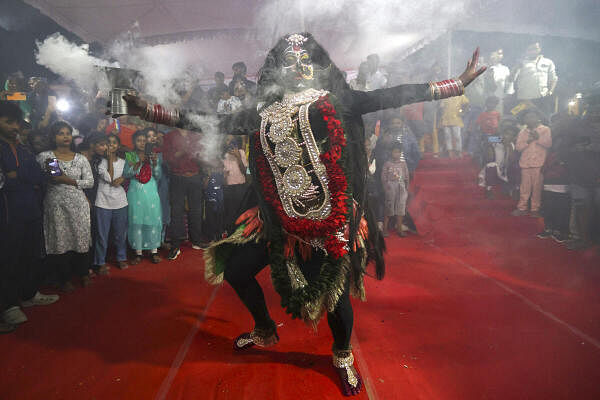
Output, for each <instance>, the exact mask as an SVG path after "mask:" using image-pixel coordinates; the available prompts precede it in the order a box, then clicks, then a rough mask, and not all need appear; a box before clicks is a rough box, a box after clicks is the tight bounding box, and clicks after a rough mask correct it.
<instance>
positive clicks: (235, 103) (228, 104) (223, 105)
mask: <svg viewBox="0 0 600 400" xmlns="http://www.w3.org/2000/svg"><path fill="white" fill-rule="evenodd" d="M241 106H242V102H241V101H240V99H239V98H237V97H236V96H231V97H230V98H229V100H223V99H221V100H219V103H218V104H217V113H218V114H231V113H232V112H235V111H237V110H238V108H240V107H241Z"/></svg>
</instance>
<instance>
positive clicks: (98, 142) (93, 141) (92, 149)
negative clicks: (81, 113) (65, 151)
mask: <svg viewBox="0 0 600 400" xmlns="http://www.w3.org/2000/svg"><path fill="white" fill-rule="evenodd" d="M107 148H108V139H107V137H106V135H105V134H104V133H102V132H90V134H89V135H88V136H87V137H86V138H85V139H84V141H83V142H82V143H81V144H80V145H79V146H78V150H79V151H80V152H81V154H83V155H84V156H85V158H87V160H88V162H89V163H90V167H91V168H92V176H93V177H94V186H92V187H91V188H89V189H85V190H84V193H85V195H86V197H87V199H88V202H89V203H90V222H91V231H92V245H91V247H90V260H89V261H90V268H91V269H92V270H93V271H94V272H95V273H97V274H99V275H106V274H108V267H106V266H104V267H102V266H100V265H98V264H95V263H94V260H95V258H96V257H95V255H94V253H95V251H96V240H97V239H98V236H97V234H98V226H97V225H96V222H97V218H96V208H95V207H94V204H96V195H97V193H98V183H99V179H98V167H99V165H100V163H101V162H102V160H103V159H104V157H106V149H107Z"/></svg>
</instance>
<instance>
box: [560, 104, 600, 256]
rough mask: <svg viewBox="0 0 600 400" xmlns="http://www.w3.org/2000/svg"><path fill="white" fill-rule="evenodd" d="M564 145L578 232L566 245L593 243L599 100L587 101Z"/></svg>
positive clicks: (598, 193) (599, 192) (598, 202)
mask: <svg viewBox="0 0 600 400" xmlns="http://www.w3.org/2000/svg"><path fill="white" fill-rule="evenodd" d="M566 148H567V149H569V151H568V152H567V154H566V163H567V170H568V174H569V183H570V186H569V189H570V192H571V199H572V201H573V205H574V207H575V220H576V226H577V233H578V238H576V239H575V240H572V241H570V242H569V243H567V247H568V248H569V249H572V250H577V249H583V248H586V247H589V246H590V245H591V244H592V238H591V233H592V227H593V221H594V214H596V215H598V214H600V101H595V102H594V104H590V105H589V108H588V111H587V113H586V116H585V117H584V118H583V120H582V121H581V122H580V123H576V124H574V126H573V130H572V132H571V135H570V136H569V140H568V143H567V146H566Z"/></svg>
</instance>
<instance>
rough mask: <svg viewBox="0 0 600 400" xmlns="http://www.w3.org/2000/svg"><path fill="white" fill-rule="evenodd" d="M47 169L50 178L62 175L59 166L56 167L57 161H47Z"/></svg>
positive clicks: (54, 159)
mask: <svg viewBox="0 0 600 400" xmlns="http://www.w3.org/2000/svg"><path fill="white" fill-rule="evenodd" d="M48 167H49V169H50V175H52V176H60V175H62V171H61V170H60V165H58V160H57V159H56V158H53V159H52V160H50V161H48Z"/></svg>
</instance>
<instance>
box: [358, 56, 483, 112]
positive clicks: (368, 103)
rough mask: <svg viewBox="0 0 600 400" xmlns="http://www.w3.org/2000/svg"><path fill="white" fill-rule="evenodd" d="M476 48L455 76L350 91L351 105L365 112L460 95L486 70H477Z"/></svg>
mask: <svg viewBox="0 0 600 400" xmlns="http://www.w3.org/2000/svg"><path fill="white" fill-rule="evenodd" d="M478 61H479V49H477V50H475V52H474V53H473V57H472V58H471V60H470V61H469V62H468V63H467V68H466V69H465V71H464V72H463V73H462V74H461V75H460V76H459V77H458V78H457V79H448V80H445V81H441V82H429V83H425V84H409V85H399V86H394V87H391V88H386V89H378V90H373V91H370V92H360V91H352V92H351V93H352V108H353V110H354V111H355V112H357V113H359V114H367V113H370V112H373V111H378V110H383V109H386V108H397V107H401V106H403V105H406V104H411V103H418V102H421V101H431V100H440V99H445V98H447V97H452V96H460V95H462V94H463V93H464V91H465V87H466V86H468V85H469V84H470V83H471V82H473V80H474V79H475V78H477V77H478V76H479V75H481V74H482V73H483V72H485V70H486V67H481V68H479V69H477V62H478Z"/></svg>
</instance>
